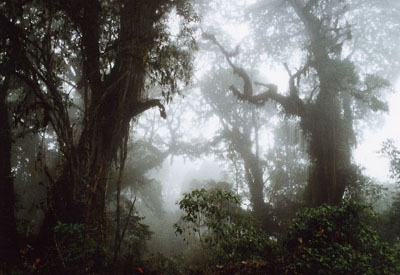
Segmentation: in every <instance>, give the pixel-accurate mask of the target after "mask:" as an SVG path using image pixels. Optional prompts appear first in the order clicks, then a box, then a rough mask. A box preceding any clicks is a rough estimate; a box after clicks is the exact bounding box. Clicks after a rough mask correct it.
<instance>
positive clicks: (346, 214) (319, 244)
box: [281, 202, 400, 274]
mask: <svg viewBox="0 0 400 275" xmlns="http://www.w3.org/2000/svg"><path fill="white" fill-rule="evenodd" d="M373 217H374V215H373V213H372V211H371V209H370V208H369V207H367V206H365V205H361V204H357V203H354V202H344V203H342V204H341V205H339V206H336V207H334V206H329V205H323V206H321V207H318V208H307V209H303V210H301V211H300V212H299V213H298V214H297V217H296V218H295V219H293V221H292V223H291V225H290V227H289V231H288V235H287V237H286V239H285V241H284V242H283V249H284V251H283V254H282V256H283V257H282V262H281V266H282V267H281V269H282V270H281V272H282V273H283V272H284V273H288V274H400V266H399V261H398V260H397V258H396V255H395V253H394V251H393V250H391V249H390V248H389V247H388V245H387V244H386V243H384V242H381V241H380V240H379V238H378V235H377V233H376V231H375V230H373V229H372V228H371V227H370V226H369V225H368V221H369V220H371V219H372V218H373Z"/></svg>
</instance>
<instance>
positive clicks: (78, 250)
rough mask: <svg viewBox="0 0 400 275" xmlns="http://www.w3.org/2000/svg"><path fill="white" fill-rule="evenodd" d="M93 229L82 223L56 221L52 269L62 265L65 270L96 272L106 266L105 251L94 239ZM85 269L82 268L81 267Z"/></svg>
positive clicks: (77, 272)
mask: <svg viewBox="0 0 400 275" xmlns="http://www.w3.org/2000/svg"><path fill="white" fill-rule="evenodd" d="M93 232H94V231H93V230H91V228H90V227H89V226H86V229H85V225H84V224H68V223H61V222H58V223H57V225H56V226H55V227H54V244H55V250H56V251H53V253H54V254H53V256H54V257H55V258H54V259H53V262H52V263H51V264H54V265H55V267H54V269H57V268H60V267H61V266H62V267H63V269H64V271H65V272H71V273H75V274H79V273H80V272H81V273H82V272H84V273H88V274H90V273H96V272H99V271H101V270H104V269H105V268H106V267H107V260H106V251H104V249H103V248H102V247H101V246H100V245H99V242H98V241H96V240H97V239H98V238H97V237H96V236H95V235H93ZM83 266H84V267H85V270H84V271H83V270H82V267H83Z"/></svg>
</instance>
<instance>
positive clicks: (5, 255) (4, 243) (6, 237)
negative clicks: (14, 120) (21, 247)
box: [0, 79, 17, 264]
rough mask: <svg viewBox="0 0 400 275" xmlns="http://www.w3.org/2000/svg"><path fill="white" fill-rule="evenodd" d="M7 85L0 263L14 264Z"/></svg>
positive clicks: (2, 107) (0, 128)
mask: <svg viewBox="0 0 400 275" xmlns="http://www.w3.org/2000/svg"><path fill="white" fill-rule="evenodd" d="M5 81H7V79H6V80H5ZM6 84H7V83H5V84H4V85H2V87H1V90H0V262H5V263H8V264H10V263H11V264H12V263H13V262H14V261H15V260H16V257H15V256H16V253H17V231H16V222H15V213H14V204H15V197H14V185H13V177H12V174H11V146H12V139H11V132H10V124H9V117H8V108H7V104H6V95H7V87H6V86H7V85H6Z"/></svg>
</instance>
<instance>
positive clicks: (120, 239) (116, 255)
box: [113, 196, 136, 264]
mask: <svg viewBox="0 0 400 275" xmlns="http://www.w3.org/2000/svg"><path fill="white" fill-rule="evenodd" d="M135 202H136V196H135V199H134V200H133V202H132V205H131V208H130V209H129V213H128V217H126V220H125V224H124V228H123V229H122V234H121V237H120V238H119V240H118V246H117V248H116V250H115V253H114V259H113V262H114V264H115V263H116V262H117V259H118V252H119V250H120V249H121V243H122V240H123V239H124V235H125V231H126V228H127V227H128V221H129V218H130V217H131V214H132V210H133V208H134V206H135Z"/></svg>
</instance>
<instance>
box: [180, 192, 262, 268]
mask: <svg viewBox="0 0 400 275" xmlns="http://www.w3.org/2000/svg"><path fill="white" fill-rule="evenodd" d="M240 203H241V201H240V198H239V197H238V196H237V195H235V194H234V193H233V192H232V191H227V190H221V189H212V190H205V189H204V188H203V189H196V190H194V191H192V192H191V193H186V194H184V197H183V199H182V200H181V201H180V202H179V206H180V208H181V209H182V210H183V211H184V212H185V215H183V216H182V217H181V220H180V222H178V223H176V224H175V225H174V227H175V230H176V232H177V233H178V234H182V235H185V238H186V239H187V238H190V237H192V240H193V239H194V240H197V241H199V242H200V244H201V246H202V247H203V248H204V249H207V253H208V255H209V256H210V257H211V258H213V259H214V261H215V262H216V263H219V264H221V263H228V262H235V261H240V260H242V259H250V258H254V257H262V255H263V254H265V253H268V252H270V241H269V239H268V237H267V235H266V234H265V233H264V232H263V231H262V230H261V228H260V227H259V226H258V225H257V224H256V222H255V221H254V220H253V219H252V217H251V216H250V214H249V213H248V212H246V211H244V210H243V209H241V207H240Z"/></svg>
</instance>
